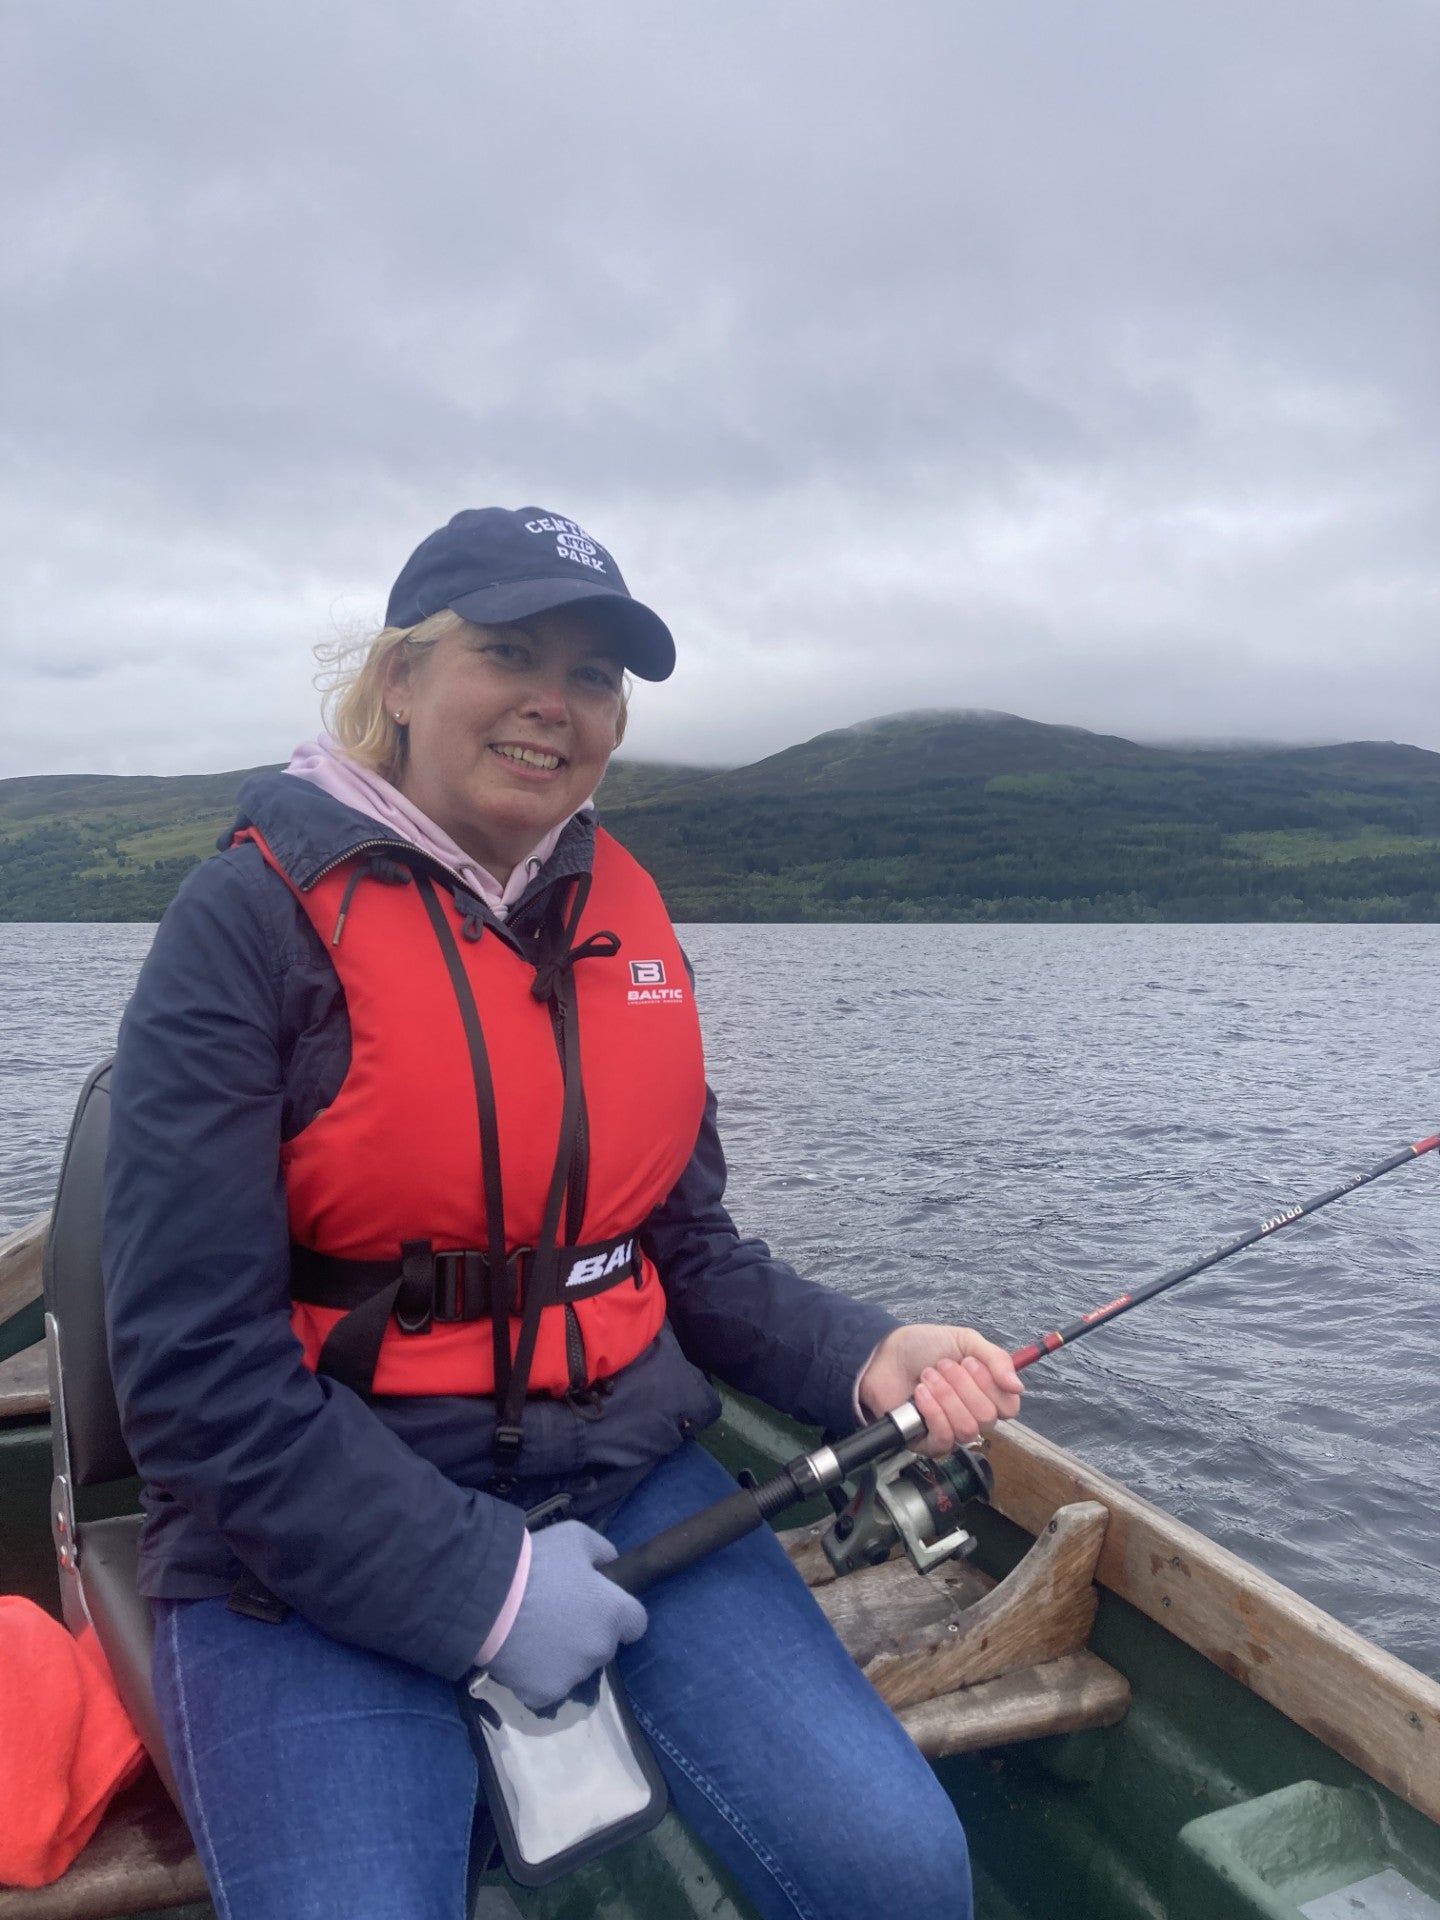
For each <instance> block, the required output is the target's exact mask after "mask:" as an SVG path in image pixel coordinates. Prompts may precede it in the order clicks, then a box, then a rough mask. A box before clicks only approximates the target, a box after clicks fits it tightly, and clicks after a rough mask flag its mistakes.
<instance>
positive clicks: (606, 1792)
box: [462, 1666, 669, 1887]
mask: <svg viewBox="0 0 1440 1920" xmlns="http://www.w3.org/2000/svg"><path fill="white" fill-rule="evenodd" d="M596 1680H597V1681H598V1683H599V1685H598V1691H597V1688H596V1683H595V1681H592V1682H590V1683H589V1684H588V1685H587V1686H586V1687H584V1688H582V1689H581V1691H580V1692H579V1693H573V1694H571V1695H570V1697H569V1698H568V1699H566V1700H562V1701H561V1702H560V1704H559V1706H558V1707H556V1708H554V1709H553V1711H550V1712H546V1713H532V1712H531V1711H530V1709H529V1708H528V1707H527V1706H525V1705H523V1704H522V1703H521V1702H520V1701H519V1700H517V1699H516V1697H515V1695H514V1694H513V1693H511V1691H510V1689H509V1688H508V1687H502V1686H501V1685H500V1684H499V1682H498V1681H496V1680H492V1679H491V1677H490V1676H489V1674H486V1673H477V1674H474V1675H472V1676H471V1678H470V1679H469V1680H468V1681H467V1682H465V1683H464V1685H463V1687H462V1694H463V1696H464V1698H465V1701H466V1706H467V1718H468V1719H469V1722H470V1728H471V1733H472V1736H473V1738H474V1742H475V1751H476V1754H477V1756H478V1758H479V1761H480V1772H481V1776H482V1783H483V1785H484V1788H485V1795H486V1798H487V1800H488V1801H489V1804H490V1817H491V1819H492V1820H493V1821H494V1822H495V1831H496V1833H497V1835H498V1836H499V1840H500V1851H501V1853H502V1854H503V1855H504V1856H505V1867H506V1870H507V1872H508V1873H509V1875H510V1877H511V1879H512V1880H515V1881H516V1882H518V1884H519V1885H520V1886H522V1887H544V1886H548V1885H549V1883H550V1882H551V1881H552V1880H558V1879H559V1878H560V1876H561V1874H563V1873H568V1872H569V1871H570V1869H571V1868H572V1867H578V1866H581V1865H582V1864H583V1863H584V1862H585V1861H587V1860H593V1859H595V1858H596V1857H597V1855H599V1854H602V1853H605V1852H607V1851H608V1850H609V1849H610V1848H611V1847H617V1846H619V1845H620V1843H621V1841H622V1840H631V1839H633V1838H634V1837H635V1836H636V1835H637V1834H641V1833H645V1832H647V1831H648V1830H649V1829H650V1828H651V1827H653V1826H654V1825H655V1824H656V1822H657V1821H658V1820H659V1819H660V1818H661V1817H662V1815H663V1814H664V1812H665V1809H666V1806H667V1805H668V1804H669V1796H668V1795H667V1793H666V1790H665V1782H664V1779H663V1778H662V1776H661V1773H660V1769H659V1766H658V1765H657V1764H656V1760H655V1756H654V1754H653V1753H652V1752H651V1751H650V1743H649V1741H648V1740H646V1738H645V1736H644V1734H643V1733H642V1732H641V1731H640V1728H639V1727H638V1725H637V1724H636V1721H635V1716H634V1714H633V1713H632V1712H631V1710H630V1702H629V1701H628V1700H627V1699H626V1698H625V1689H624V1687H623V1686H622V1685H621V1682H620V1676H619V1675H618V1674H617V1673H616V1671H615V1669H614V1667H613V1666H611V1667H603V1668H602V1669H601V1670H600V1672H599V1674H598V1675H597V1676H596Z"/></svg>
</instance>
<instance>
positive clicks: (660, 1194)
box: [241, 828, 705, 1395]
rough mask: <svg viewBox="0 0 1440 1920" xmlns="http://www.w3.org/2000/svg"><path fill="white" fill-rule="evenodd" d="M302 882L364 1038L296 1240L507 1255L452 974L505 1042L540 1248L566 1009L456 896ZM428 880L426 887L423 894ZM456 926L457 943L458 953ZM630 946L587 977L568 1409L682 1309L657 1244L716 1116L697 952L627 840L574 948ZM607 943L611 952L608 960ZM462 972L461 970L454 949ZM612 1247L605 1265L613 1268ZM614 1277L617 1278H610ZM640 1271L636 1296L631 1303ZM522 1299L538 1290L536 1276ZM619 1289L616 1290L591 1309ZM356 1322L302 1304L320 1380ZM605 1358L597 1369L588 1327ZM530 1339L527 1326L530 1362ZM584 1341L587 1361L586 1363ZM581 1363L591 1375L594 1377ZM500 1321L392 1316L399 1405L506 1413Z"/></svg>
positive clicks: (524, 1219)
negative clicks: (412, 1326) (416, 1328)
mask: <svg viewBox="0 0 1440 1920" xmlns="http://www.w3.org/2000/svg"><path fill="white" fill-rule="evenodd" d="M241 837H246V838H251V839H254V840H255V841H256V842H257V844H258V845H259V847H260V851H261V852H262V853H263V854H264V856H265V858H266V860H267V861H268V862H269V864H270V865H271V866H273V867H274V868H275V869H276V871H277V872H279V873H280V874H281V876H282V878H286V880H287V884H289V885H291V886H292V889H293V890H294V891H295V892H296V894H297V897H298V898H299V900H300V903H301V905H302V906H303V907H304V909H305V911H306V913H307V914H308V915H309V917H310V919H311V921H312V923H313V924H314V926H315V928H316V931H317V932H318V933H319V935H320V937H321V939H322V940H323V942H324V943H325V948H326V952H327V954H328V956H329V958H330V960H331V963H332V965H333V966H334V967H335V969H336V972H337V973H338V974H339V977H340V983H341V986H342V987H343V989H344V993H345V1002H346V1007H347V1010H348V1013H349V1019H350V1034H351V1054H350V1068H349V1071H348V1073H347V1074H346V1076H345V1080H344V1082H343V1084H342V1086H341V1088H340V1091H339V1093H338V1094H337V1095H336V1097H335V1099H334V1101H333V1102H332V1103H331V1105H330V1106H328V1107H327V1108H325V1110H324V1111H323V1112H321V1113H319V1114H317V1116H316V1117H315V1118H314V1119H313V1120H312V1121H311V1122H310V1124H309V1125H308V1126H306V1127H305V1128H304V1129H303V1130H302V1131H301V1132H300V1133H298V1134H297V1135H295V1137H294V1138H293V1139H291V1140H289V1141H287V1142H286V1143H285V1145H284V1147H283V1149H282V1153H281V1165H282V1169H283V1172H284V1178H285V1189H286V1195H287V1199H288V1204H289V1215H290V1237H291V1241H292V1243H293V1245H294V1246H295V1247H296V1248H298V1249H309V1250H311V1251H312V1252H314V1253H317V1254H321V1255H327V1256H331V1257H332V1258H338V1259H340V1260H345V1261H364V1262H391V1263H395V1262H397V1261H398V1259H399V1257H400V1255H401V1250H402V1247H404V1246H405V1245H406V1243H415V1242H426V1241H428V1242H429V1243H431V1245H432V1246H433V1247H434V1248H435V1249H436V1250H441V1249H478V1250H484V1249H486V1247H487V1245H488V1240H487V1222H486V1207H485V1184H484V1171H483V1159H482V1149H481V1140H480V1121H479V1117H478V1113H477V1100H476V1081H475V1075H474V1073H473V1071H472V1055H471V1051H470V1047H469V1044H468V1043H467V1034H466V1030H465V1023H464V1016H463V1014H462V1009H461V1003H460V1000H459V999H458V998H457V990H456V985H455V983H454V981H453V980H452V978H451V974H450V971H449V967H450V965H451V964H460V965H463V968H464V973H465V975H466V977H467V978H468V980H469V984H470V988H471V991H472V992H473V996H474V1002H475V1007H476V1009H477V1010H478V1013H479V1016H480V1023H481V1026H482V1028H483V1045H484V1048H485V1051H486V1052H487V1054H488V1058H489V1066H490V1075H491V1079H492V1083H493V1088H494V1101H495V1111H496V1117H497V1122H498V1125H497V1132H498V1145H499V1168H500V1174H501V1179H502V1182H503V1217H504V1226H505V1242H506V1249H507V1252H509V1253H512V1254H513V1253H514V1252H515V1251H516V1250H517V1249H523V1248H533V1247H534V1246H535V1245H536V1244H537V1242H538V1241H539V1239H540V1235H541V1227H542V1221H543V1217H544V1212H545V1205H546V1197H547V1193H548V1191H549V1189H550V1186H551V1182H552V1176H553V1175H554V1171H555V1165H556V1154H557V1144H558V1141H559V1136H560V1129H561V1113H562V1106H563V1103H564V1098H565V1078H564V1074H563V1072H562V1066H561V1052H560V1049H559V1047H558V1046H557V1032H556V1026H555V1024H554V1022H553V1021H552V1014H551V1009H550V1006H549V1005H548V1004H547V1003H546V1002H545V1001H542V1000H538V999H536V998H535V996H534V994H533V993H532V991H531V989H532V986H533V985H534V983H535V981H536V969H535V967H534V966H533V965H532V964H531V963H530V961H529V960H527V959H526V958H524V957H522V956H521V955H520V954H518V953H517V952H516V951H515V950H514V949H513V948H512V947H511V946H510V945H509V944H508V942H507V941H506V940H505V939H504V937H503V936H501V935H499V934H497V933H496V932H495V930H494V929H493V928H486V929H485V931H484V933H483V935H482V937H481V938H480V939H479V940H478V941H477V940H470V939H466V938H464V937H461V928H462V926H463V921H462V919H461V917H460V916H459V914H458V913H457V911H456V908H455V906H454V902H453V899H452V897H451V895H450V893H449V892H447V891H446V890H445V889H444V888H443V887H435V888H433V889H432V890H429V897H430V901H431V903H432V904H431V906H430V907H429V908H428V909H427V905H426V900H425V898H423V897H422V895H423V894H424V893H425V892H426V891H427V889H426V888H425V887H424V885H423V883H421V882H419V881H418V880H412V881H411V883H410V884H405V885H385V884H381V883H380V882H379V881H378V880H374V881H367V880H363V879H362V881H361V884H359V885H358V886H353V888H352V894H351V898H350V901H349V907H348V912H347V913H346V914H345V916H344V924H343V936H342V937H341V938H340V939H339V940H338V941H337V942H335V943H334V944H332V941H334V936H335V934H336V927H337V921H339V920H340V919H341V914H342V903H343V900H344V896H345V894H346V891H347V886H351V885H352V883H353V880H354V876H355V869H356V865H357V862H358V861H359V859H360V858H362V857H363V856H361V855H357V856H356V859H355V860H352V861H347V862H345V863H343V864H342V865H341V866H339V867H337V868H336V869H335V870H334V871H333V872H331V873H328V874H326V875H325V876H324V877H323V878H322V879H320V880H319V881H318V882H317V883H316V884H315V885H314V886H313V887H312V888H311V889H310V890H309V891H308V892H301V891H300V890H299V889H298V888H294V883H293V882H290V881H289V879H288V876H286V875H285V874H284V870H283V868H281V867H280V865H279V862H278V861H277V860H276V859H275V857H274V855H273V854H272V853H271V852H270V850H269V848H268V847H267V846H266V845H265V842H264V840H263V839H262V838H261V836H260V835H259V834H258V833H256V832H255V830H254V829H253V828H250V829H246V830H245V833H244V835H243V836H241ZM407 878H408V875H407ZM433 912H440V913H443V915H444V917H445V920H446V923H447V929H448V931H449V932H451V933H453V934H454V935H455V936H456V937H454V938H448V937H447V938H446V940H445V941H444V943H443V944H442V941H441V939H440V938H438V937H437V933H436V929H435V927H434V926H433V925H432V924H431V919H430V914H431V913H433ZM602 929H611V930H613V931H614V932H616V933H618V934H619V936H620V940H621V942H622V947H623V950H622V951H621V952H619V953H616V954H613V955H612V954H609V953H608V952H604V951H602V952H599V953H591V954H590V955H587V956H586V957H584V958H583V959H582V960H580V961H578V962H577V963H576V964H575V966H574V967H573V970H572V977H573V983H574V985H573V998H572V1000H571V1002H570V1005H571V1007H572V1008H573V1017H574V1018H575V1020H576V1024H577V1026H578V1033H579V1062H580V1067H581V1073H580V1080H581V1084H582V1086H583V1091H584V1102H585V1115H586V1120H585V1126H584V1137H585V1149H586V1159H587V1175H586V1178H585V1188H584V1206H583V1214H582V1215H581V1217H580V1222H579V1228H578V1231H573V1202H572V1232H571V1233H570V1234H569V1235H568V1236H563V1226H562V1236H563V1237H564V1238H566V1240H567V1244H570V1245H572V1246H578V1247H580V1248H581V1249H582V1250H583V1251H584V1252H586V1253H588V1255H589V1257H588V1258H585V1259H576V1258H575V1257H574V1256H571V1258H570V1260H569V1264H568V1269H567V1267H566V1266H565V1265H564V1263H562V1266H561V1284H562V1285H563V1284H564V1275H565V1273H566V1271H567V1270H568V1272H569V1273H570V1284H571V1286H572V1287H573V1286H574V1285H575V1284H576V1282H577V1277H578V1282H579V1284H580V1286H581V1288H582V1291H581V1292H579V1293H577V1294H574V1295H570V1294H566V1295H565V1296H564V1298H563V1301H562V1302H560V1303H557V1304H555V1305H550V1306H546V1307H545V1308H544V1309H543V1311H542V1312H541V1314H540V1317H539V1329H538V1334H537V1336H536V1343H535V1350H534V1355H533V1360H532V1364H531V1367H530V1370H529V1376H528V1389H529V1391H530V1392H531V1393H547V1394H556V1395H559V1394H564V1393H566V1392H567V1391H570V1390H572V1389H573V1388H574V1387H575V1386H576V1385H577V1384H579V1382H578V1380H577V1371H578V1372H579V1373H580V1374H581V1375H583V1379H584V1381H586V1382H593V1381H596V1380H602V1379H605V1378H608V1377H609V1376H610V1375H612V1374H615V1373H618V1372H619V1371H620V1370H621V1368H623V1367H625V1366H627V1365H629V1363H630V1362H631V1361H632V1360H635V1359H636V1358H638V1356H639V1355H640V1354H641V1353H642V1352H643V1351H644V1350H645V1348H646V1347H647V1346H648V1345H649V1344H650V1342H651V1341H652V1340H653V1339H654V1338H655V1336H656V1334H657V1333H658V1332H659V1330H660V1326H661V1322H662V1321H663V1319H664V1317H665V1297H664V1293H663V1290H662V1288H661V1286H660V1282H659V1279H658V1277H657V1275H656V1273H655V1270H654V1267H653V1266H652V1264H651V1262H650V1261H649V1259H648V1258H645V1257H644V1256H643V1255H642V1254H641V1251H640V1249H639V1248H638V1247H634V1249H633V1254H634V1260H635V1264H633V1265H632V1264H631V1258H630V1247H631V1245H632V1243H633V1238H634V1235H635V1233H636V1231H637V1230H638V1228H639V1227H640V1226H641V1225H642V1224H643V1222H644V1221H645V1219H646V1218H647V1217H648V1215H649V1214H650V1213H651V1212H652V1211H653V1210H654V1209H655V1208H656V1207H657V1206H659V1204H660V1203H661V1202H662V1201H663V1200H664V1199H665V1197H666V1195H667V1194H668V1193H669V1192H670V1191H671V1189H672V1188H673V1187H674V1185H675V1183H676V1181H677V1180H678V1179H679V1177H680V1175H681V1173H682V1172H683V1171H684V1168H685V1166H686V1164H687V1163H688V1161H689V1159H690V1155H691V1152H692V1151H693V1149H694V1145H695V1140H696V1136H697V1134H698V1132H699V1127H700V1120H701V1117H702V1114H703V1110H704V1100H705V1074H704V1060H703V1055H702V1050H701V1041H700V1025H699V1021H698V1018H697V1016H696V1012H695V1005H694V997H693V994H692V992H691V989H690V982H689V978H688V975H687V973H686V970H685V963H684V960H683V959H682V957H681V953H680V948H679V944H678V942H677V941H676V938H675V933H674V929H673V928H672V927H671V925H670V920H669V916H668V915H667V913H666V911H665V907H664V904H663V902H662V901H661V898H660V894H659V890H658V889H657V888H656V886H655V883H654V881H653V880H652V879H651V878H650V876H649V875H648V874H647V873H646V872H645V871H644V869H643V868H642V867H640V866H639V865H638V864H637V863H636V861H634V860H633V859H632V858H631V856H630V855H629V854H628V853H626V851H625V850H624V848H623V847H621V846H620V845H619V844H618V843H617V842H616V841H615V840H613V839H612V838H611V837H610V835H609V834H607V833H605V832H603V831H601V832H599V833H597V835H596V843H595V858H594V869H593V875H592V879H591V885H590V889H589V894H588V898H586V900H585V904H584V909H583V913H582V914H581V916H580V920H579V924H578V926H577V927H576V928H575V929H574V932H573V941H574V943H575V944H577V945H578V944H583V942H584V941H585V939H586V938H587V937H588V936H591V935H594V934H596V933H598V932H600V931H601V930H602ZM596 944H597V945H602V946H603V943H596ZM447 947H448V948H449V950H450V953H451V955H452V956H455V955H458V961H447V953H446V948H447ZM597 1243H598V1246H599V1251H598V1252H597V1251H596V1248H597ZM607 1266H608V1267H609V1268H610V1269H611V1275H608V1276H607V1275H606V1274H605V1273H604V1271H603V1270H604V1269H605V1268H606V1267H607ZM616 1271H619V1278H620V1281H621V1284H613V1280H612V1276H613V1274H614V1273H615V1272H616ZM519 1284H520V1288H521V1291H522V1293H523V1288H524V1267H523V1264H522V1265H521V1268H520V1275H519ZM587 1285H591V1286H595V1285H603V1286H604V1288H605V1290H604V1291H593V1290H591V1291H584V1289H585V1287H586V1286H587ZM344 1317H345V1314H344V1310H343V1309H341V1308H338V1307H333V1306H320V1305H315V1304H309V1303H306V1302H297V1303H296V1304H295V1306H294V1308H293V1312H292V1316H291V1318H292V1325H293V1326H294V1329H295V1332H296V1334H297V1335H298V1337H299V1339H300V1341H301V1343H302V1345H303V1346H304V1349H305V1359H306V1364H307V1365H308V1366H310V1367H311V1368H315V1367H316V1365H317V1363H318V1362H319V1359H320V1354H321V1349H322V1347H323V1346H324V1344H325V1341H326V1339H327V1337H328V1336H329V1335H330V1333H331V1332H332V1330H333V1329H334V1327H335V1326H336V1325H337V1323H338V1322H339V1321H340V1320H341V1319H343V1318H344ZM577 1327H578V1337H579V1340H580V1341H581V1342H583V1354H581V1353H577V1351H576V1329H577ZM519 1328H520V1321H519V1319H518V1317H512V1319H511V1321H510V1351H511V1354H512V1356H513V1354H514V1352H515V1348H516V1344H517V1340H518V1334H519ZM567 1333H568V1350H567ZM577 1361H578V1362H579V1366H578V1369H577ZM495 1388H496V1381H495V1352H494V1329H493V1327H492V1323H491V1321H490V1319H489V1318H484V1319H470V1320H465V1321H461V1322H456V1323H451V1324H442V1322H441V1320H440V1319H437V1320H436V1321H435V1323H434V1324H433V1325H428V1327H426V1328H425V1330H423V1331H421V1332H418V1333H416V1332H408V1333H407V1332H406V1331H404V1330H402V1326H401V1324H400V1323H399V1321H398V1320H397V1319H396V1318H394V1317H391V1318H390V1319H389V1320H388V1322H387V1324H386V1326H385V1331H384V1335H383V1338H382V1339H381V1342H380V1346H379V1358H378V1361H377V1362H376V1365H375V1372H374V1380H373V1389H372V1390H373V1391H374V1392H375V1393H377V1394H493V1393H494V1392H495Z"/></svg>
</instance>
